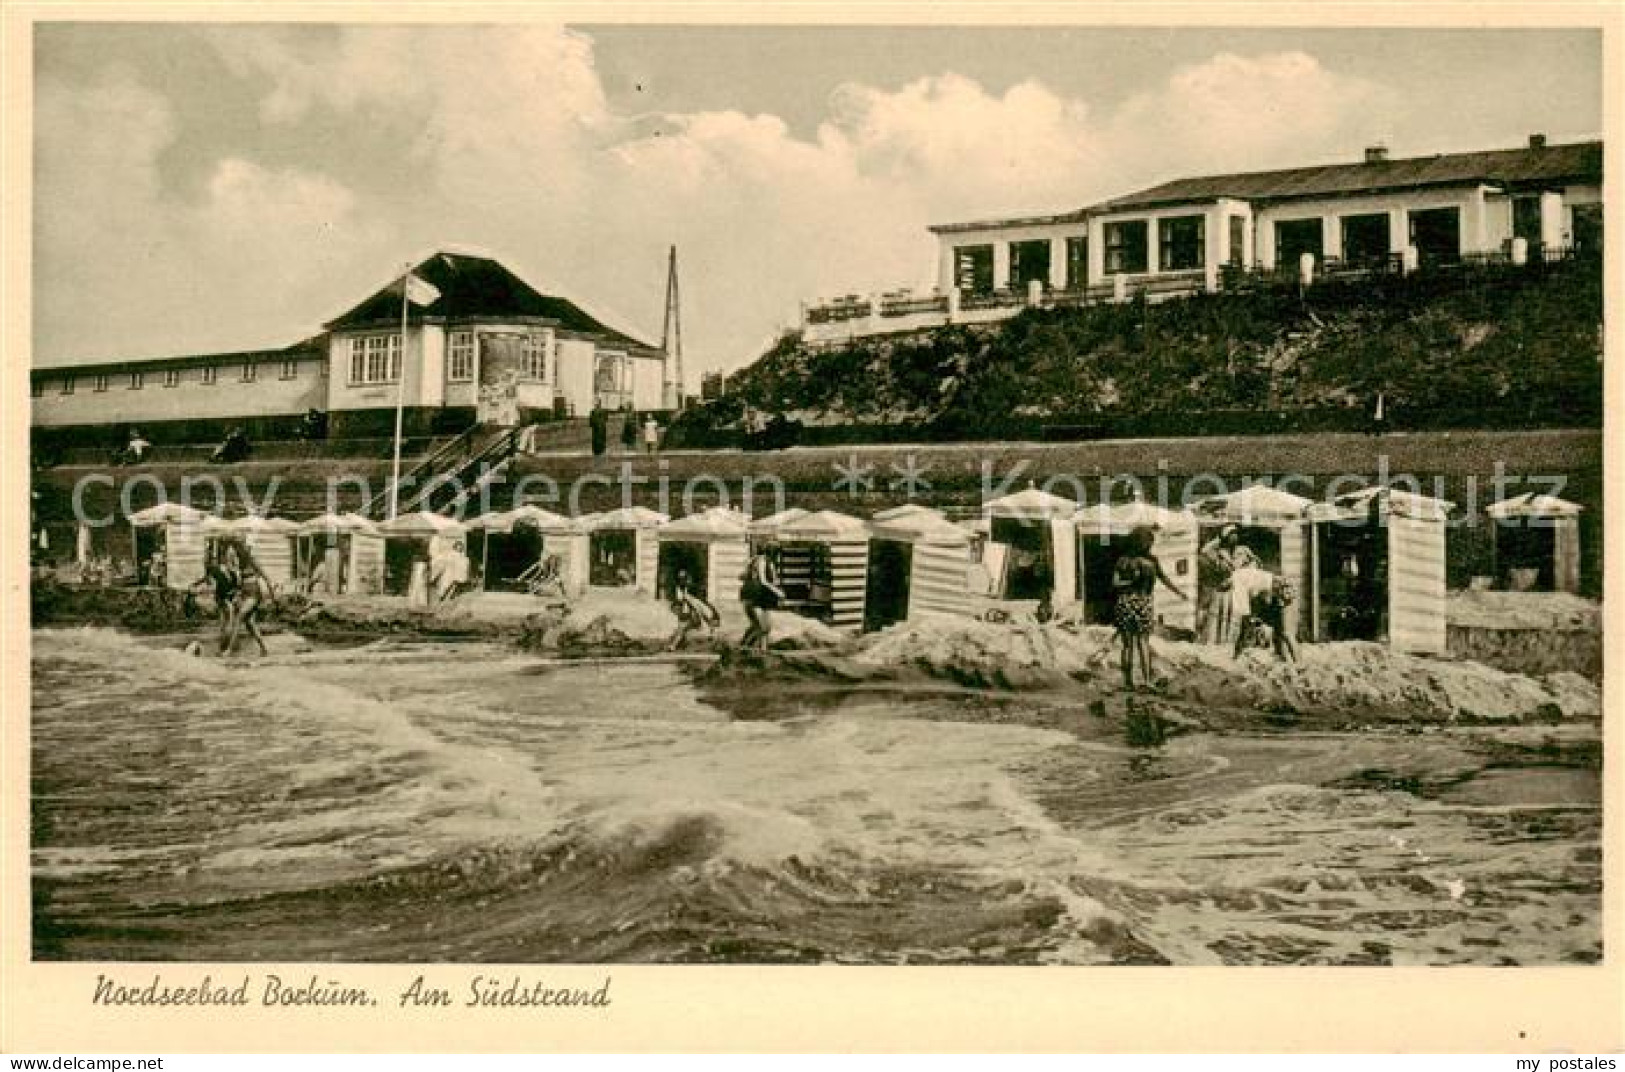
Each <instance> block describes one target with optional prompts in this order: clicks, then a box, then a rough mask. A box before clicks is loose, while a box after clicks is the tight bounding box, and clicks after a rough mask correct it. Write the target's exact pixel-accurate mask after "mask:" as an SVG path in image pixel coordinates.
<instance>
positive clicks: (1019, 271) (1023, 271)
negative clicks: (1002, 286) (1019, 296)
mask: <svg viewBox="0 0 1625 1072" xmlns="http://www.w3.org/2000/svg"><path fill="white" fill-rule="evenodd" d="M1035 279H1036V280H1037V281H1038V283H1039V285H1040V286H1043V287H1046V288H1047V287H1048V286H1049V239H1047V238H1040V239H1037V240H1036V241H1032V242H1012V243H1010V285H1011V286H1012V287H1015V288H1016V289H1018V290H1023V291H1024V290H1026V289H1027V284H1028V283H1030V282H1032V281H1033V280H1035Z"/></svg>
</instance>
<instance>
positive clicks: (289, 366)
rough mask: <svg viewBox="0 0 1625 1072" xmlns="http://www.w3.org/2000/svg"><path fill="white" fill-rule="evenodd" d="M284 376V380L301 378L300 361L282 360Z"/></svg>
mask: <svg viewBox="0 0 1625 1072" xmlns="http://www.w3.org/2000/svg"><path fill="white" fill-rule="evenodd" d="M282 378H283V379H284V380H296V379H298V378H299V362H297V361H284V362H282Z"/></svg>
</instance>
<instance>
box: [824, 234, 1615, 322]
mask: <svg viewBox="0 0 1625 1072" xmlns="http://www.w3.org/2000/svg"><path fill="white" fill-rule="evenodd" d="M1599 255H1600V251H1599V250H1596V249H1581V248H1576V247H1574V246H1546V247H1540V246H1535V247H1531V249H1530V250H1529V256H1528V259H1527V262H1526V263H1525V264H1521V265H1520V264H1518V263H1516V262H1514V261H1513V260H1512V256H1511V252H1510V250H1509V249H1500V250H1488V251H1483V252H1473V253H1467V254H1463V255H1461V256H1459V257H1452V258H1450V259H1448V260H1446V259H1423V260H1422V261H1421V262H1420V263H1413V265H1412V266H1411V271H1409V272H1407V271H1406V263H1405V260H1406V259H1405V255H1404V254H1403V253H1399V252H1395V253H1388V254H1383V255H1380V256H1375V257H1365V258H1360V259H1358V260H1345V259H1342V258H1337V257H1328V258H1326V259H1325V260H1324V261H1321V262H1319V263H1317V264H1315V266H1314V271H1313V274H1312V276H1311V277H1310V279H1309V283H1308V285H1309V286H1311V287H1314V286H1317V285H1321V284H1337V285H1346V284H1358V283H1360V282H1363V281H1370V282H1372V283H1377V282H1379V281H1383V280H1391V279H1392V280H1397V279H1400V278H1404V277H1408V276H1417V277H1419V278H1421V279H1423V280H1427V279H1436V280H1439V281H1441V282H1443V281H1446V280H1449V279H1452V278H1455V279H1459V280H1461V281H1462V282H1463V283H1467V282H1468V281H1470V280H1471V279H1473V278H1487V277H1489V276H1493V275H1495V274H1497V273H1504V272H1516V271H1521V270H1523V269H1525V268H1535V269H1538V268H1540V267H1541V266H1543V265H1554V264H1560V263H1564V262H1567V261H1570V260H1575V259H1581V258H1596V257H1598V256H1599ZM1207 278H1208V277H1207V274H1206V273H1205V272H1202V271H1193V272H1178V273H1168V272H1165V273H1157V274H1144V275H1134V276H1118V277H1114V278H1113V279H1111V280H1108V281H1105V282H1096V283H1091V284H1089V285H1088V286H1085V287H1081V288H1069V289H1064V290H1045V291H1043V292H1041V293H1040V294H1038V296H1037V299H1036V304H1037V305H1038V306H1039V307H1041V308H1050V309H1053V308H1080V307H1084V306H1089V305H1099V304H1106V303H1110V302H1115V301H1119V300H1131V299H1142V300H1145V301H1151V302H1159V301H1167V300H1169V299H1173V298H1183V297H1190V296H1194V295H1197V294H1201V293H1203V292H1204V291H1206V289H1207V286H1208V282H1207ZM1119 280H1121V283H1119ZM1217 283H1218V289H1219V290H1221V291H1228V292H1249V291H1259V290H1274V289H1284V290H1294V291H1295V290H1299V289H1301V288H1302V287H1303V285H1304V283H1303V280H1302V278H1301V277H1300V274H1299V271H1298V267H1297V265H1296V264H1291V265H1279V266H1274V267H1271V266H1266V265H1261V264H1255V265H1250V266H1245V267H1244V266H1242V265H1224V266H1222V267H1221V268H1220V269H1219V276H1218V280H1217ZM1032 304H1034V303H1033V302H1032V301H1030V300H1029V297H1028V295H1027V293H1026V292H1024V291H1016V290H995V291H990V292H982V293H974V292H971V293H963V294H962V295H961V296H960V298H959V302H958V309H959V311H960V312H961V313H967V314H972V315H971V316H968V317H966V320H967V322H978V321H986V320H990V319H999V318H1001V317H1003V316H1014V315H1016V314H1017V313H1019V312H1021V311H1022V310H1023V309H1026V308H1029V307H1030V306H1031V305H1032ZM953 308H954V306H953V303H952V302H950V300H949V298H948V296H947V295H943V294H929V295H912V294H907V293H894V294H884V295H880V296H878V297H875V298H859V297H856V296H851V295H849V296H847V297H846V298H842V299H837V300H836V301H833V302H830V303H828V304H825V305H820V306H813V307H810V308H808V309H807V312H806V317H805V324H806V325H807V326H808V327H809V328H812V329H814V330H813V331H810V332H809V333H808V334H807V336H806V341H807V342H809V343H810V344H812V345H832V344H840V343H843V342H845V341H847V340H848V339H849V338H851V337H853V336H854V335H868V334H881V333H885V332H895V331H898V330H918V329H924V328H931V327H936V326H941V325H945V324H948V323H950V322H953V320H954V319H955V318H954V316H953ZM905 318H909V320H908V322H906V323H903V324H901V325H896V326H894V325H884V326H883V325H882V324H880V323H879V322H878V321H881V320H893V321H902V320H904V319H905ZM858 320H869V321H870V323H869V324H867V325H865V324H855V325H853V327H852V328H845V329H842V330H840V331H836V332H826V333H825V334H824V335H823V336H822V337H820V333H819V332H818V331H817V329H818V328H820V327H825V328H827V326H829V325H835V324H843V323H847V322H850V321H858ZM853 328H855V329H856V330H853Z"/></svg>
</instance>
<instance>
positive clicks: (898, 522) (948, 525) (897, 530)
mask: <svg viewBox="0 0 1625 1072" xmlns="http://www.w3.org/2000/svg"><path fill="white" fill-rule="evenodd" d="M885 513H887V514H892V515H893V516H892V517H889V518H887V517H883V516H882V515H880V514H876V515H875V517H874V520H873V521H871V522H870V523H869V532H870V535H872V536H876V537H878V538H880V539H893V540H902V541H905V542H908V543H944V544H968V543H970V541H971V534H970V533H969V532H966V531H965V530H964V529H962V528H960V527H959V526H958V525H956V524H954V523H953V522H952V521H949V520H948V519H947V518H946V517H944V516H943V515H942V514H940V513H938V512H937V511H935V510H930V509H926V508H924V507H920V508H917V509H914V510H910V511H907V512H902V511H901V509H899V510H887V511H885Z"/></svg>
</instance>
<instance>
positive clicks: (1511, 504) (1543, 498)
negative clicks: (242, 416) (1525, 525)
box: [1484, 491, 1584, 519]
mask: <svg viewBox="0 0 1625 1072" xmlns="http://www.w3.org/2000/svg"><path fill="white" fill-rule="evenodd" d="M1583 509H1584V507H1582V506H1581V505H1580V504H1579V503H1571V502H1569V501H1568V500H1567V499H1559V498H1558V497H1557V496H1555V495H1542V494H1539V493H1538V492H1533V491H1526V492H1524V493H1523V494H1522V495H1514V496H1513V497H1512V498H1510V499H1502V500H1501V501H1500V502H1495V503H1490V505H1488V506H1486V507H1485V508H1484V512H1485V513H1486V514H1489V515H1490V516H1491V517H1493V518H1497V519H1500V518H1508V517H1578V516H1579V515H1580V511H1581V510H1583Z"/></svg>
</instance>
